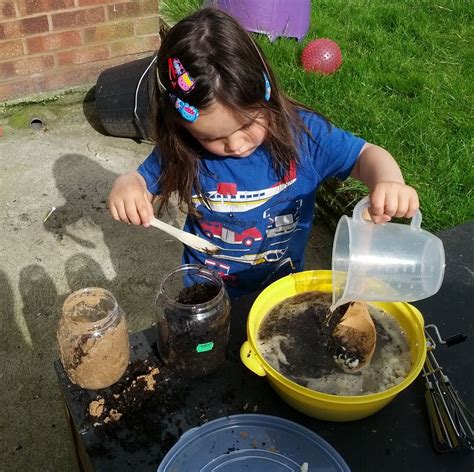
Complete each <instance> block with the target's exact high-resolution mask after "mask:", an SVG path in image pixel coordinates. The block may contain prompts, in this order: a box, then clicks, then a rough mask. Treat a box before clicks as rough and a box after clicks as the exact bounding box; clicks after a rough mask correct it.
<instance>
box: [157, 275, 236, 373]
mask: <svg viewBox="0 0 474 472" xmlns="http://www.w3.org/2000/svg"><path fill="white" fill-rule="evenodd" d="M219 291H220V288H219V287H216V286H213V285H210V284H194V285H191V286H189V287H185V288H183V289H182V290H181V291H180V293H179V295H178V297H177V299H176V301H177V302H178V303H181V304H184V305H187V306H192V305H198V304H203V303H207V302H210V301H211V300H213V299H214V298H215V297H216V296H217V295H218V294H219ZM164 315H165V321H164V322H161V323H160V322H159V323H158V326H157V328H158V343H159V345H160V346H161V347H160V348H159V350H160V352H163V350H166V354H165V356H164V357H165V358H166V363H167V364H168V365H173V367H174V368H175V369H176V371H177V372H178V373H179V374H180V375H183V376H184V377H188V378H196V377H202V376H205V375H208V374H210V373H212V372H214V371H216V370H217V369H218V368H219V367H220V366H221V365H222V364H223V363H224V361H225V350H226V347H227V342H228V339H229V316H230V306H229V304H228V303H227V301H225V302H223V303H221V304H219V303H218V304H216V306H214V307H212V308H210V309H209V312H206V313H203V314H199V315H190V313H189V310H188V309H187V307H186V308H183V309H182V308H180V307H178V306H176V307H173V308H171V307H168V308H165V310H164Z"/></svg>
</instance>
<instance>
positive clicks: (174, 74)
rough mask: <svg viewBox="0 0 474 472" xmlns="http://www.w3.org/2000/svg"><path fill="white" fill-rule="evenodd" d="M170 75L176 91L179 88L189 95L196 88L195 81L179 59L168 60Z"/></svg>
mask: <svg viewBox="0 0 474 472" xmlns="http://www.w3.org/2000/svg"><path fill="white" fill-rule="evenodd" d="M168 73H169V77H170V82H171V86H172V87H173V89H174V90H176V88H177V87H179V88H180V89H181V90H182V91H183V92H184V93H189V92H191V90H192V89H193V88H194V85H195V82H194V79H193V78H192V77H191V76H190V75H189V72H188V71H187V70H186V69H185V68H184V67H183V64H181V61H180V60H179V59H178V58H177V57H169V58H168Z"/></svg>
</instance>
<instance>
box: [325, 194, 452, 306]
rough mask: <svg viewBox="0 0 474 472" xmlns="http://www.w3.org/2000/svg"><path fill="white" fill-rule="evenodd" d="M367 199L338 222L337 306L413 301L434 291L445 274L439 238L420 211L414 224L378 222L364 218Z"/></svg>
mask: <svg viewBox="0 0 474 472" xmlns="http://www.w3.org/2000/svg"><path fill="white" fill-rule="evenodd" d="M369 206H370V203H369V199H368V197H365V198H364V199H362V200H361V201H360V202H359V203H358V204H357V205H356V206H355V208H354V212H353V215H352V218H349V217H348V216H343V217H342V218H341V219H340V220H339V223H338V225H337V228H336V234H335V237H334V244H333V252H332V283H333V304H332V308H336V307H338V306H340V305H343V304H344V303H347V302H349V301H353V300H359V301H366V302H367V301H379V302H387V301H400V302H412V301H415V300H422V299H423V298H428V297H430V296H431V295H434V294H435V293H436V292H437V291H438V290H439V288H440V287H441V283H442V281H443V277H444V265H445V258H444V248H443V243H442V242H441V240H440V239H439V238H438V237H436V236H435V235H433V234H431V233H429V232H428V231H425V230H422V229H421V227H420V225H421V213H420V212H419V211H418V212H417V213H416V214H415V216H414V217H413V218H412V221H411V224H410V225H404V224H398V223H386V224H375V223H373V222H372V221H366V220H364V219H363V218H362V212H363V211H364V209H365V208H368V207H369Z"/></svg>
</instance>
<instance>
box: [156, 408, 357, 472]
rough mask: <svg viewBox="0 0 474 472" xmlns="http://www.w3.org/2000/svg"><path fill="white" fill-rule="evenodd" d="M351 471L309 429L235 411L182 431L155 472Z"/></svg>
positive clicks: (292, 423) (337, 455)
mask: <svg viewBox="0 0 474 472" xmlns="http://www.w3.org/2000/svg"><path fill="white" fill-rule="evenodd" d="M246 470H248V471H251V472H268V471H269V470H271V471H272V472H300V471H304V470H307V471H308V472H313V471H324V472H333V471H334V472H336V471H337V472H339V471H341V472H350V469H349V467H348V465H347V464H346V463H345V462H344V460H343V459H342V457H341V456H340V455H339V453H338V452H337V451H336V450H335V449H334V448H333V447H332V446H331V445H330V444H328V443H327V442H326V441H325V440H324V439H322V438H321V437H320V436H318V435H317V434H316V433H314V432H313V431H311V430H309V429H307V428H304V427H303V426H301V425H299V424H297V423H294V422H292V421H288V420H285V419H283V418H278V417H276V416H268V415H257V414H256V415H234V416H228V417H224V418H218V419H217V420H213V421H210V422H209V423H206V424H204V425H203V426H200V427H197V428H193V429H191V430H189V431H186V432H185V433H184V434H183V435H182V436H181V438H180V440H179V441H178V442H177V443H176V444H175V445H174V446H173V447H172V448H171V450H170V451H169V452H168V454H166V456H165V457H164V459H163V461H162V462H161V464H160V465H159V467H158V470H157V472H172V471H193V472H198V471H199V472H242V471H246Z"/></svg>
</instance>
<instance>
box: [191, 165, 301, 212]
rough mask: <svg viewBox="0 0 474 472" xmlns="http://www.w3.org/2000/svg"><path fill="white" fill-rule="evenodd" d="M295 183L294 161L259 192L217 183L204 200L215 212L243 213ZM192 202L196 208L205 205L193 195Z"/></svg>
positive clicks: (234, 185) (233, 184)
mask: <svg viewBox="0 0 474 472" xmlns="http://www.w3.org/2000/svg"><path fill="white" fill-rule="evenodd" d="M295 182H296V164H295V163H294V161H293V162H292V163H291V165H290V169H289V170H288V172H287V174H286V175H285V176H284V177H283V178H282V179H281V180H279V181H278V182H277V183H276V184H274V185H272V186H271V187H268V188H264V189H261V190H239V189H238V188H237V184H235V183H229V182H219V183H218V184H217V188H216V190H211V191H208V192H206V198H207V201H208V204H209V205H206V206H208V207H210V209H211V210H213V211H217V212H235V213H237V212H243V211H249V210H252V209H253V208H257V207H259V206H261V205H263V204H265V203H266V202H268V200H270V198H272V197H274V196H275V195H278V194H279V193H281V192H282V191H283V190H285V189H286V188H287V187H288V186H289V185H293V184H294V183H295ZM192 201H193V203H194V205H195V206H196V207H199V205H205V202H204V201H203V200H202V199H201V198H200V197H199V196H198V195H193V197H192Z"/></svg>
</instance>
